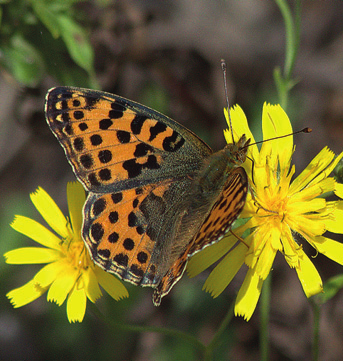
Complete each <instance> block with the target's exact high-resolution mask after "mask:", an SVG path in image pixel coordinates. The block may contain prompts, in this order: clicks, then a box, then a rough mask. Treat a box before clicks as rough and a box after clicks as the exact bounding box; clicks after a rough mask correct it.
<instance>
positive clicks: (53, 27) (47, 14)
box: [32, 0, 61, 39]
mask: <svg viewBox="0 0 343 361" xmlns="http://www.w3.org/2000/svg"><path fill="white" fill-rule="evenodd" d="M47 5H48V3H46V2H44V1H41V0H35V1H32V8H33V10H34V12H35V14H36V16H37V17H38V18H39V20H40V21H41V22H42V23H43V24H44V25H45V26H46V27H47V28H48V30H49V31H50V33H51V35H52V36H53V37H54V38H55V39H56V38H57V37H58V36H60V35H61V33H60V26H59V23H58V21H57V19H58V18H57V16H56V13H55V12H53V11H52V9H51V8H49V6H47Z"/></svg>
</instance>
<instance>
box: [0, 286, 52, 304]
mask: <svg viewBox="0 0 343 361" xmlns="http://www.w3.org/2000/svg"><path fill="white" fill-rule="evenodd" d="M45 291H46V288H42V287H40V286H39V285H37V283H36V282H35V281H34V280H31V281H29V282H28V283H26V284H25V285H24V286H21V287H19V288H16V289H14V290H12V291H10V292H8V293H7V294H6V297H7V298H8V299H9V300H10V302H11V303H12V305H13V307H14V308H17V307H22V306H24V305H27V304H28V303H30V302H32V301H34V300H35V299H37V298H38V297H40V296H41V295H42V294H43V293H44V292H45Z"/></svg>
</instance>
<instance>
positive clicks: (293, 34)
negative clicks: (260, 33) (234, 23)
mask: <svg viewBox="0 0 343 361" xmlns="http://www.w3.org/2000/svg"><path fill="white" fill-rule="evenodd" d="M275 3H276V4H277V5H278V7H279V9H280V12H281V14H282V16H283V19H284V23H285V32H286V49H285V65H284V70H283V74H282V75H281V73H280V70H279V69H276V70H275V71H274V78H275V83H276V87H277V90H278V93H279V100H280V104H281V106H282V107H283V109H286V108H287V104H288V96H289V91H290V90H291V89H292V87H293V86H294V85H295V83H296V81H294V80H293V79H292V72H293V69H294V65H295V61H296V58H297V55H298V50H299V41H300V14H301V1H300V0H297V1H296V2H295V10H294V12H295V15H294V20H293V16H292V12H291V9H290V7H289V5H288V3H287V1H286V0H275Z"/></svg>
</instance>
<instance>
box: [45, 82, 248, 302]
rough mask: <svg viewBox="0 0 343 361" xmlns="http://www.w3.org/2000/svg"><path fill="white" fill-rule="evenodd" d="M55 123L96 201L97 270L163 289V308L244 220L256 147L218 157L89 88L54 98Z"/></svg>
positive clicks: (151, 116)
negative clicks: (203, 254) (191, 267)
mask: <svg viewBox="0 0 343 361" xmlns="http://www.w3.org/2000/svg"><path fill="white" fill-rule="evenodd" d="M46 115H47V121H48V124H49V126H50V128H51V130H52V131H53V133H54V134H55V136H56V137H57V138H58V140H59V141H60V143H61V145H62V146H63V148H64V150H65V152H66V155H67V158H68V160H69V162H70V164H71V165H72V168H73V170H74V172H75V174H76V176H77V178H78V179H79V180H80V182H81V183H82V184H83V185H84V187H85V189H86V190H87V191H88V197H87V200H86V203H85V206H84V210H83V227H82V228H83V230H82V236H83V239H84V241H85V244H86V246H87V248H88V250H89V252H90V254H91V256H92V258H93V260H94V262H95V263H96V264H97V265H99V266H100V267H102V268H103V269H105V270H106V271H109V272H111V273H114V274H116V275H118V276H119V277H121V278H122V279H124V280H127V281H129V282H131V283H133V284H136V285H141V286H150V287H153V288H155V292H154V297H153V300H154V303H155V304H156V305H158V304H159V303H160V301H161V298H162V297H163V296H164V295H165V294H167V293H168V292H169V291H170V289H171V287H172V286H173V285H174V284H175V283H176V282H177V281H178V280H179V278H180V277H181V276H182V274H183V271H184V269H185V266H186V264H187V260H188V258H189V257H190V256H191V255H193V254H194V253H195V252H197V251H199V250H201V249H202V248H204V247H206V246H208V245H210V244H212V243H213V242H216V241H218V240H219V239H220V238H222V237H223V235H224V234H225V232H227V231H228V230H229V229H230V227H231V225H232V223H233V222H234V220H235V219H236V218H237V217H238V215H239V213H240V212H241V210H242V208H243V206H244V203H245V198H246V194H247V187H248V186H247V176H246V173H245V171H244V169H243V168H242V167H240V165H241V164H242V163H243V162H244V161H245V156H246V146H247V145H248V144H249V140H246V139H245V136H243V137H242V138H241V139H240V141H239V142H238V143H237V144H230V145H227V146H226V147H225V148H224V149H223V150H221V151H219V152H216V153H213V152H212V150H211V149H210V148H209V147H208V146H207V145H206V144H205V143H204V142H203V141H202V140H201V139H199V138H198V137H197V136H196V135H195V134H193V133H192V132H191V131H189V130H187V129H186V128H184V127H183V126H182V125H180V124H178V123H176V122H175V121H173V120H171V119H170V118H168V117H166V116H164V115H162V114H160V113H158V112H156V111H154V110H152V109H149V108H147V107H144V106H142V105H140V104H138V103H135V102H132V101H130V100H127V99H125V98H122V97H119V96H116V95H112V94H108V93H104V92H97V91H92V90H87V89H81V88H71V87H59V88H54V89H51V90H50V91H49V93H48V95H47V101H46Z"/></svg>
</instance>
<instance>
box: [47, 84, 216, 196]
mask: <svg viewBox="0 0 343 361" xmlns="http://www.w3.org/2000/svg"><path fill="white" fill-rule="evenodd" d="M46 115H47V121H48V124H49V126H50V128H51V130H52V131H53V133H54V134H55V135H56V136H57V138H58V140H59V141H60V142H61V144H62V146H63V147H64V150H65V152H66V155H67V158H68V160H69V162H70V163H71V165H72V167H73V169H74V172H75V174H76V175H77V177H78V178H79V180H80V181H81V182H82V183H83V184H84V186H85V187H86V188H87V189H88V190H91V191H93V192H107V191H108V190H109V189H111V190H112V191H116V190H121V189H125V188H132V187H135V186H136V185H137V182H139V183H140V184H141V183H148V182H149V181H150V182H151V181H152V180H154V181H157V182H158V181H159V180H163V179H167V178H170V177H175V176H178V175H180V176H182V175H184V174H186V173H188V172H191V171H192V170H194V169H196V168H197V167H200V165H201V162H202V159H203V158H204V157H206V156H207V155H209V154H210V153H211V150H210V148H209V147H208V146H207V145H206V144H205V143H203V142H202V141H201V140H200V139H199V138H198V137H196V136H195V135H194V134H193V133H191V132H189V131H187V132H186V131H185V128H184V127H182V126H181V125H180V124H178V123H176V122H173V121H172V120H171V119H169V118H167V117H165V116H164V115H162V114H160V113H158V112H155V111H153V110H151V109H149V108H146V107H144V106H142V105H140V104H138V103H134V102H131V101H129V100H127V99H124V98H122V97H118V96H115V95H112V94H108V93H104V92H96V91H91V90H87V89H80V88H68V87H59V88H54V89H52V90H50V92H49V93H48V95H47V101H46Z"/></svg>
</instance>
